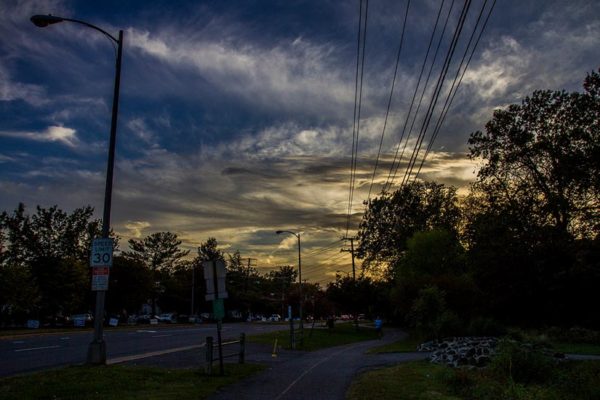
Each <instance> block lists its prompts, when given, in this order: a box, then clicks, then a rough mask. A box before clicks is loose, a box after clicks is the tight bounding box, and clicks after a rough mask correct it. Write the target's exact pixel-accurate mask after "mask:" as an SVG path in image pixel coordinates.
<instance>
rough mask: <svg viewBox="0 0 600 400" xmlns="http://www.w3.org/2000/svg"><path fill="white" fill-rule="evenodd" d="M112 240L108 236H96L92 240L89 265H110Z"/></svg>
mask: <svg viewBox="0 0 600 400" xmlns="http://www.w3.org/2000/svg"><path fill="white" fill-rule="evenodd" d="M113 247H114V246H113V240H112V239H110V238H97V239H94V240H93V241H92V254H91V255H90V266H91V267H112V259H113Z"/></svg>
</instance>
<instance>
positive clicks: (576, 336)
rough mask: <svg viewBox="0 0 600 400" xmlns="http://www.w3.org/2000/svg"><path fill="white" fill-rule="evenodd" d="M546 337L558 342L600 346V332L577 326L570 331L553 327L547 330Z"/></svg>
mask: <svg viewBox="0 0 600 400" xmlns="http://www.w3.org/2000/svg"><path fill="white" fill-rule="evenodd" d="M548 336H550V338H552V339H554V340H557V341H560V342H567V343H588V344H600V332H598V331H593V330H591V329H586V328H581V327H578V326H574V327H572V328H570V329H562V328H556V327H553V328H550V329H549V330H548Z"/></svg>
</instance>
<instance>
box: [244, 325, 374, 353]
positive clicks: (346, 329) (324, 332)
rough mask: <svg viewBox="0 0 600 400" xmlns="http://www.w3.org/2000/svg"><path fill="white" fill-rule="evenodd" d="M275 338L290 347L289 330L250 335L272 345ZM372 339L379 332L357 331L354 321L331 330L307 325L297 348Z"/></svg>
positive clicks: (279, 342)
mask: <svg viewBox="0 0 600 400" xmlns="http://www.w3.org/2000/svg"><path fill="white" fill-rule="evenodd" d="M275 339H277V343H278V346H281V347H283V348H289V347H290V333H289V331H277V332H269V333H263V334H260V335H251V336H249V337H248V340H249V341H250V342H253V343H263V344H270V345H273V343H274V342H275ZM372 339H377V333H376V332H375V329H374V328H371V327H365V326H360V327H359V329H358V331H356V329H355V327H354V325H353V324H352V323H338V324H336V325H335V327H334V328H333V329H332V330H331V331H330V330H329V329H323V328H315V329H313V330H312V332H311V328H310V326H309V325H305V326H304V345H303V346H302V347H300V346H298V347H297V349H299V350H307V351H314V350H318V349H323V348H326V347H333V346H340V345H343V344H348V343H355V342H360V341H363V340H372ZM296 340H298V339H296Z"/></svg>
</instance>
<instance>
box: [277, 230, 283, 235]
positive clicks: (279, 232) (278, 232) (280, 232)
mask: <svg viewBox="0 0 600 400" xmlns="http://www.w3.org/2000/svg"><path fill="white" fill-rule="evenodd" d="M275 233H276V234H278V235H281V234H282V233H283V231H277V232H275Z"/></svg>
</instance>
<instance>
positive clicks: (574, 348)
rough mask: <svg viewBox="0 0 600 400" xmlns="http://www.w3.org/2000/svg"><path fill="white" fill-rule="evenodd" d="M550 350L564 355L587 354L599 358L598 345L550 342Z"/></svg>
mask: <svg viewBox="0 0 600 400" xmlns="http://www.w3.org/2000/svg"><path fill="white" fill-rule="evenodd" d="M551 345H552V348H553V349H554V350H556V351H560V352H561V353H565V354H587V355H594V356H600V345H598V344H589V343H557V342H551Z"/></svg>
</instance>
